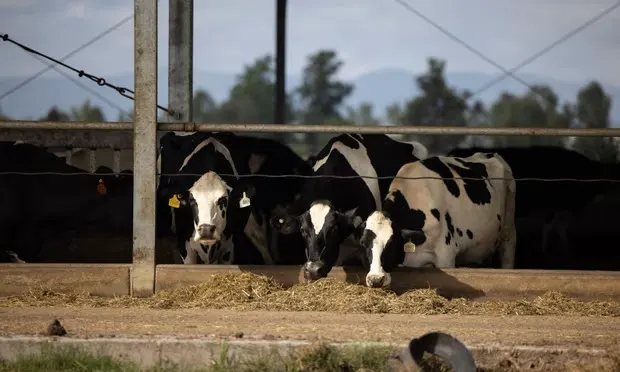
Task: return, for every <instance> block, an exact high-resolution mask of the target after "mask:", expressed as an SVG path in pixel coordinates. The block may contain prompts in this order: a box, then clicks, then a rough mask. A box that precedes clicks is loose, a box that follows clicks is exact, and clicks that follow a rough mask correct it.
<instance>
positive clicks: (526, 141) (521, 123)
mask: <svg viewBox="0 0 620 372" xmlns="http://www.w3.org/2000/svg"><path fill="white" fill-rule="evenodd" d="M558 102H559V100H558V97H557V95H556V94H555V92H553V90H552V89H551V88H550V87H549V86H546V85H535V86H532V87H531V88H530V89H529V90H528V91H527V92H526V93H525V94H524V95H522V96H517V95H515V94H512V93H506V92H504V93H502V94H501V95H500V97H499V98H498V100H497V101H495V102H494V103H493V105H492V106H491V110H490V113H489V119H490V122H491V123H493V124H494V125H496V126H502V127H520V128H525V127H542V128H568V127H569V126H570V123H571V119H572V117H571V115H572V114H571V111H570V109H569V108H568V106H566V105H565V106H564V107H563V112H561V113H558V111H557V109H558ZM493 142H494V144H495V145H496V146H500V147H504V146H522V147H528V146H534V145H544V146H563V145H564V139H563V138H560V137H551V136H500V137H495V139H494V141H493Z"/></svg>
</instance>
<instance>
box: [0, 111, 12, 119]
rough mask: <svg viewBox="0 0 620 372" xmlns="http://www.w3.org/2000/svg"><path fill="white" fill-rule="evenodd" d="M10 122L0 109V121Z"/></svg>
mask: <svg viewBox="0 0 620 372" xmlns="http://www.w3.org/2000/svg"><path fill="white" fill-rule="evenodd" d="M8 120H11V118H10V117H8V116H6V115H5V114H4V113H3V112H2V108H0V121H8Z"/></svg>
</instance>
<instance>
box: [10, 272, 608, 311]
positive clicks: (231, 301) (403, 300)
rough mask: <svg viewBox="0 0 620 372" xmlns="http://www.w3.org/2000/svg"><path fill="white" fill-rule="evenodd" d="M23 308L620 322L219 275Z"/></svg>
mask: <svg viewBox="0 0 620 372" xmlns="http://www.w3.org/2000/svg"><path fill="white" fill-rule="evenodd" d="M18 306H39V307H116V308H124V307H147V308H158V309H187V308H205V309H224V308H228V309H234V310H240V311H243V310H269V311H278V310H282V311H330V312H338V313H370V314H376V313H394V314H428V315H433V314H463V315H574V316H608V317H620V302H616V301H579V300H576V299H574V298H570V297H567V296H565V295H563V294H560V293H557V292H548V293H545V294H543V295H541V296H539V297H537V298H536V299H534V300H516V301H514V300H513V301H500V300H485V301H471V300H467V299H463V298H458V299H452V300H448V299H446V298H444V297H442V296H440V295H438V294H437V292H436V291H435V290H431V289H419V290H412V291H409V292H406V293H404V294H402V295H400V296H399V295H396V294H395V293H394V292H391V291H386V290H382V289H371V288H367V287H365V286H362V285H356V284H348V283H344V282H341V281H337V280H334V279H331V278H326V279H321V280H319V281H317V282H315V283H309V284H298V285H295V286H293V287H291V288H288V289H284V288H282V286H280V285H279V284H277V283H276V282H275V281H273V280H272V279H270V278H267V277H265V276H260V275H255V274H250V273H241V274H237V273H235V274H216V275H213V276H212V277H211V278H210V279H209V280H207V281H206V282H204V283H202V284H200V285H195V286H188V287H184V288H178V289H174V290H168V291H161V292H158V293H157V294H156V295H154V296H153V297H151V298H131V297H116V298H102V297H96V296H90V295H88V294H79V293H72V294H62V293H57V292H54V291H53V290H50V289H43V288H37V289H32V290H31V291H29V292H28V293H25V294H23V295H20V296H11V297H4V298H0V307H18Z"/></svg>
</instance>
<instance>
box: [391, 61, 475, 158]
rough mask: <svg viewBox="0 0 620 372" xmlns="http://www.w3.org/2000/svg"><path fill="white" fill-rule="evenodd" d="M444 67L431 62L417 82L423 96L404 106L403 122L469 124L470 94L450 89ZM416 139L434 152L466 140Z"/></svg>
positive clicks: (452, 138)
mask: <svg viewBox="0 0 620 372" xmlns="http://www.w3.org/2000/svg"><path fill="white" fill-rule="evenodd" d="M445 67H446V62H445V61H443V60H439V59H436V58H429V59H428V71H427V72H426V73H425V74H423V75H420V76H418V77H416V79H415V81H416V84H417V85H418V88H419V89H420V92H421V93H422V94H421V95H420V96H417V97H414V98H413V99H411V100H410V101H409V102H407V103H406V104H405V107H404V108H403V110H402V118H401V120H400V122H401V123H404V124H405V125H424V126H438V127H441V126H465V125H466V122H467V118H466V114H467V110H468V105H467V98H468V96H469V93H468V92H467V91H463V92H459V91H457V90H456V89H455V88H451V87H449V86H448V84H447V82H446V80H445V77H444V72H445ZM415 137H416V139H417V140H420V141H421V142H423V143H424V144H425V145H426V146H427V148H428V150H429V152H432V153H436V152H445V151H448V150H449V149H450V148H452V147H455V146H456V145H457V144H458V143H459V142H461V141H462V140H463V136H425V138H424V139H421V138H419V136H415Z"/></svg>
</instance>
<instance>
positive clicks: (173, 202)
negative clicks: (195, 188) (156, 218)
mask: <svg viewBox="0 0 620 372" xmlns="http://www.w3.org/2000/svg"><path fill="white" fill-rule="evenodd" d="M168 205H169V206H170V207H172V208H179V207H180V206H181V201H180V200H179V198H178V197H177V194H174V195H173V196H172V197H171V198H170V199H169V200H168Z"/></svg>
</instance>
